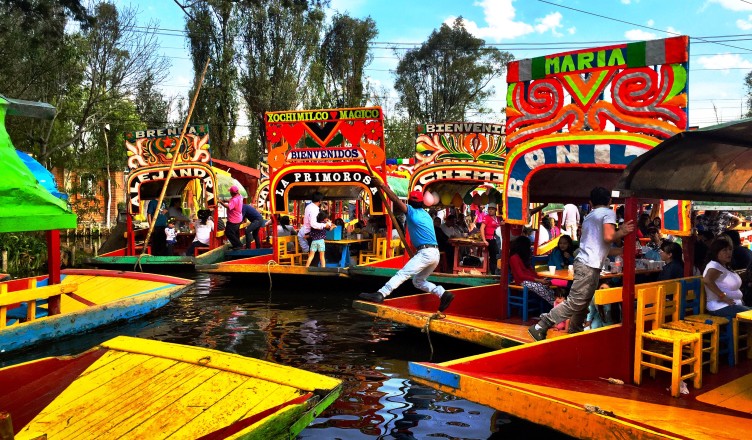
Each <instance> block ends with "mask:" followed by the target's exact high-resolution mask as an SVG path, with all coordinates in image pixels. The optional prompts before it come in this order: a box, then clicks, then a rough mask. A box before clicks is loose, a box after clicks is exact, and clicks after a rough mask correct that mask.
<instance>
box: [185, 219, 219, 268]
mask: <svg viewBox="0 0 752 440" xmlns="http://www.w3.org/2000/svg"><path fill="white" fill-rule="evenodd" d="M210 217H211V211H209V210H208V209H202V210H200V211H199V212H198V220H196V221H195V223H194V228H195V231H196V237H195V238H194V239H193V243H191V245H190V246H188V249H186V250H185V255H187V256H189V257H192V256H193V250H194V249H196V248H197V247H208V246H209V242H210V240H211V233H212V231H213V230H214V221H212V219H211V218H210Z"/></svg>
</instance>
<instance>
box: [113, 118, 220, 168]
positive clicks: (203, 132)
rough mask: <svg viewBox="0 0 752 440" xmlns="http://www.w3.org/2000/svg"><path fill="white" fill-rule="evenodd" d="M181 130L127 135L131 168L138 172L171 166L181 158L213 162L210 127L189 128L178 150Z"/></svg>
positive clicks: (186, 160) (172, 129) (196, 126)
mask: <svg viewBox="0 0 752 440" xmlns="http://www.w3.org/2000/svg"><path fill="white" fill-rule="evenodd" d="M180 130H181V129H180V128H177V127H172V128H158V129H149V130H138V131H131V132H128V133H125V148H126V150H127V154H128V167H129V168H130V169H136V168H141V167H148V166H152V165H157V164H164V165H169V164H171V163H172V159H173V157H174V156H175V155H176V154H177V155H178V159H177V161H178V163H181V162H202V163H208V162H209V161H210V160H211V152H210V149H211V144H210V143H209V126H208V125H191V126H189V127H187V129H186V133H185V136H183V144H182V145H181V146H180V148H178V141H179V140H180Z"/></svg>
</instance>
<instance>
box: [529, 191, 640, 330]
mask: <svg viewBox="0 0 752 440" xmlns="http://www.w3.org/2000/svg"><path fill="white" fill-rule="evenodd" d="M590 203H591V204H592V207H593V210H592V211H591V212H590V214H588V215H587V217H585V220H583V221H582V237H580V252H579V253H578V254H577V256H576V257H575V258H574V282H573V283H572V288H571V289H570V291H569V296H568V297H567V299H566V300H564V302H563V303H561V304H559V306H558V307H554V308H553V309H551V311H550V312H549V313H544V314H542V315H541V317H540V321H538V323H537V324H535V325H531V326H530V328H528V332H529V333H530V336H532V337H533V339H535V340H536V341H540V340H543V339H546V332H547V331H548V329H549V328H551V327H553V326H555V325H556V324H558V323H560V322H564V321H566V320H567V319H569V333H577V332H581V331H582V330H583V323H584V321H585V317H586V316H587V310H588V305H589V304H590V300H592V299H593V295H594V294H595V289H596V287H597V286H598V282H599V280H600V275H601V265H602V264H603V259H604V258H606V257H608V256H609V254H612V255H616V254H618V253H620V252H621V249H618V248H612V247H611V244H612V243H614V242H618V241H620V240H621V239H622V238H624V237H625V236H627V235H628V234H629V233H631V232H632V231H634V221H632V220H630V221H628V222H625V223H624V224H622V225H621V228H619V230H616V214H615V213H614V211H613V210H612V209H611V208H610V207H609V205H610V204H611V193H610V192H609V191H608V190H607V189H606V188H603V187H600V186H598V187H595V188H593V190H592V191H590Z"/></svg>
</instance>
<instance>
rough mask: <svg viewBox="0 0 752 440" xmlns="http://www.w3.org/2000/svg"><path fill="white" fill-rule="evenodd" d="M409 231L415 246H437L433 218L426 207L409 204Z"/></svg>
mask: <svg viewBox="0 0 752 440" xmlns="http://www.w3.org/2000/svg"><path fill="white" fill-rule="evenodd" d="M405 218H406V219H407V231H408V233H409V234H410V241H411V242H412V243H413V246H415V247H418V246H423V245H424V244H432V245H434V246H436V244H437V241H436V232H435V231H434V230H433V220H432V219H431V216H430V215H429V214H428V212H426V210H425V209H415V208H413V207H412V206H410V205H407V216H406V217H405Z"/></svg>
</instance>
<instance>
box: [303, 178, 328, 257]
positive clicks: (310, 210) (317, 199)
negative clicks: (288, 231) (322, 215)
mask: <svg viewBox="0 0 752 440" xmlns="http://www.w3.org/2000/svg"><path fill="white" fill-rule="evenodd" d="M322 200H324V195H323V194H321V193H320V192H318V191H317V192H315V193H313V195H312V196H311V203H309V204H308V206H306V208H305V214H304V215H303V226H301V228H300V231H298V244H299V245H300V251H301V252H303V253H306V254H307V253H308V251H309V250H310V246H309V245H308V240H307V239H306V237H305V236H306V235H308V233H309V232H311V228H316V229H324V226H326V223H319V222H317V221H316V217H317V216H318V215H319V211H321V209H320V206H321V201H322Z"/></svg>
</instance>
